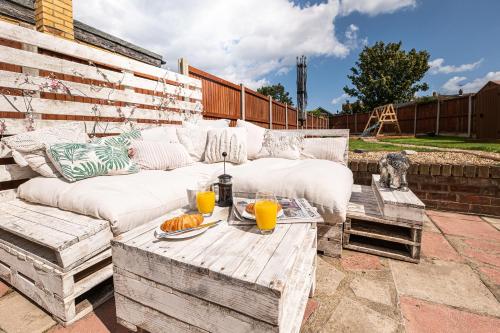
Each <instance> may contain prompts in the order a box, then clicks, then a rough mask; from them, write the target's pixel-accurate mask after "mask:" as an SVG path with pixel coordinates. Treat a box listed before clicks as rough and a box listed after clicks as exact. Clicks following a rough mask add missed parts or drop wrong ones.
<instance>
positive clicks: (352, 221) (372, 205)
mask: <svg viewBox="0 0 500 333" xmlns="http://www.w3.org/2000/svg"><path fill="white" fill-rule="evenodd" d="M422 224H423V223H422V221H415V220H408V219H402V218H397V219H394V220H393V219H388V218H386V217H385V216H384V215H383V213H382V211H381V209H380V208H379V205H378V200H377V195H376V194H375V191H374V189H373V188H372V187H371V186H364V185H353V187H352V195H351V200H350V201H349V206H348V209H347V220H346V222H345V225H344V231H343V236H342V238H343V239H342V242H343V247H344V248H347V249H351V250H355V251H360V252H366V253H370V254H374V255H380V256H384V257H389V258H393V259H399V260H404V261H409V262H413V263H418V262H419V261H420V248H421V241H422Z"/></svg>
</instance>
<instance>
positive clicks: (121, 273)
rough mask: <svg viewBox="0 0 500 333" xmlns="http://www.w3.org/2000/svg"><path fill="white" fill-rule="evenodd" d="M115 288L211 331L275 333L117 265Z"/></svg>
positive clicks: (127, 295)
mask: <svg viewBox="0 0 500 333" xmlns="http://www.w3.org/2000/svg"><path fill="white" fill-rule="evenodd" d="M114 285H115V291H116V292H117V293H118V294H121V295H124V296H126V297H128V298H130V299H133V300H134V301H136V302H138V303H140V304H141V305H145V306H147V307H150V308H153V309H160V310H161V312H163V313H165V314H166V315H168V316H171V317H173V318H182V320H183V321H184V322H187V323H189V324H190V325H193V326H195V327H200V328H202V329H205V330H208V331H209V332H214V333H221V332H225V333H229V332H231V333H251V332H256V331H257V332H276V331H277V328H276V327H275V326H274V327H273V326H272V325H269V324H267V323H264V322H261V321H259V320H257V319H253V318H250V317H247V316H245V315H242V314H240V313H238V312H236V311H233V310H231V309H229V308H225V307H221V306H218V305H216V304H213V303H212V304H211V303H209V302H207V301H204V300H201V299H199V298H197V297H193V296H190V295H188V294H185V293H182V292H179V291H176V290H173V289H171V288H170V287H168V286H164V285H162V284H159V283H156V282H154V281H150V280H147V279H144V278H140V277H139V276H137V275H135V274H132V273H129V272H127V271H125V270H122V269H119V268H116V269H115V275H114Z"/></svg>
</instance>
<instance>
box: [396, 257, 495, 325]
mask: <svg viewBox="0 0 500 333" xmlns="http://www.w3.org/2000/svg"><path fill="white" fill-rule="evenodd" d="M390 266H391V269H392V273H393V276H394V282H395V283H396V288H397V290H398V292H399V294H401V295H404V296H412V297H415V298H419V299H423V300H427V301H430V302H433V303H441V304H446V305H450V306H454V307H459V308H463V309H468V310H470V311H473V312H477V313H482V314H489V315H492V316H500V304H499V303H498V301H497V300H496V298H495V297H494V296H493V294H492V293H491V292H490V290H489V289H488V288H486V286H485V285H484V284H483V283H482V282H481V280H480V279H479V277H478V276H477V274H475V273H474V271H473V270H472V269H471V268H470V267H469V266H468V265H466V264H460V263H454V262H448V261H441V260H434V261H433V262H432V263H428V262H425V261H423V262H420V264H418V265H415V264H411V263H406V262H398V261H395V260H391V261H390Z"/></svg>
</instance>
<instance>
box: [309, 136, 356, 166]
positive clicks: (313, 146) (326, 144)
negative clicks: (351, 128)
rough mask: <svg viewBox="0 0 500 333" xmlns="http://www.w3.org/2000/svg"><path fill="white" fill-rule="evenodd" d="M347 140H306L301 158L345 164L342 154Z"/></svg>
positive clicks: (342, 138)
mask: <svg viewBox="0 0 500 333" xmlns="http://www.w3.org/2000/svg"><path fill="white" fill-rule="evenodd" d="M346 145H347V138H345V137H338V138H307V139H305V140H304V149H303V150H302V156H303V158H317V159H320V160H329V161H333V162H340V163H343V164H346V162H347V161H345V160H344V153H345V150H346Z"/></svg>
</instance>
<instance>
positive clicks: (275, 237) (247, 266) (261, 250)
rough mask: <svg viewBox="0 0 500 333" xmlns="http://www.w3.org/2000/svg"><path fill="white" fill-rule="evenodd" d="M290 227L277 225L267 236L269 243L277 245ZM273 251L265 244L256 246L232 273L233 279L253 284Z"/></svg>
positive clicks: (273, 249)
mask: <svg viewBox="0 0 500 333" xmlns="http://www.w3.org/2000/svg"><path fill="white" fill-rule="evenodd" d="M290 225H291V224H282V225H277V226H276V227H277V228H276V230H275V231H274V232H273V233H272V234H271V235H269V236H268V237H269V238H272V239H270V241H271V242H272V243H278V244H279V243H280V242H281V240H282V239H283V237H284V236H285V235H286V233H287V232H288V230H289V229H290ZM275 250H276V248H271V247H270V246H267V244H266V243H263V244H262V245H261V246H256V247H255V248H254V249H253V250H252V251H251V252H250V253H249V254H248V255H247V256H246V257H245V258H244V259H243V261H242V262H241V264H240V266H239V267H238V268H237V269H236V270H235V271H234V272H233V278H235V279H238V280H242V281H248V282H255V281H256V280H257V278H258V276H259V275H260V273H261V272H262V270H263V269H264V267H265V266H266V264H267V262H268V261H269V258H271V256H272V255H273V253H274V251H275Z"/></svg>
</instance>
